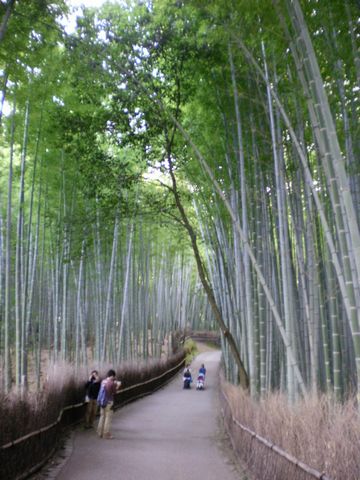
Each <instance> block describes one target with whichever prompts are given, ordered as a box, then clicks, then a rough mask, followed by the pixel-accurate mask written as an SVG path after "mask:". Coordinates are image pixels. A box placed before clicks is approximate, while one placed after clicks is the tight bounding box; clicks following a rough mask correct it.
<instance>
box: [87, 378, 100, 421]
mask: <svg viewBox="0 0 360 480" xmlns="http://www.w3.org/2000/svg"><path fill="white" fill-rule="evenodd" d="M99 390H100V377H99V372H98V371H97V370H93V371H92V372H91V374H90V377H89V380H88V381H87V382H86V385H85V391H86V396H85V401H86V402H87V405H86V413H85V428H91V427H92V426H93V424H94V420H95V417H96V412H97V407H98V406H97V397H98V394H99Z"/></svg>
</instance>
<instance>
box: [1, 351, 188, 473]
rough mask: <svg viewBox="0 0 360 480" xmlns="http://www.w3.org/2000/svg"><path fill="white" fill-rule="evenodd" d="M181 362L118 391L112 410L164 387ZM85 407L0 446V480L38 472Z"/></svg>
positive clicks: (72, 407)
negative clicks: (64, 432) (64, 430)
mask: <svg viewBox="0 0 360 480" xmlns="http://www.w3.org/2000/svg"><path fill="white" fill-rule="evenodd" d="M184 363H185V358H182V359H181V361H180V362H178V363H177V364H176V365H175V366H174V367H172V368H170V369H169V370H167V371H165V372H163V373H162V374H160V375H158V376H157V377H154V378H150V379H149V380H145V381H143V382H141V383H137V384H135V385H131V386H129V387H126V388H123V389H122V390H120V391H119V392H118V393H117V394H116V396H115V399H114V408H115V409H117V408H120V407H122V406H124V405H126V404H127V403H129V402H132V401H134V400H136V399H137V398H140V397H143V396H145V395H149V394H150V393H152V392H154V391H156V390H157V389H159V388H161V387H162V386H164V385H165V384H166V383H167V382H168V381H170V380H171V379H172V378H173V376H174V375H175V374H176V373H177V372H178V371H179V370H180V368H181V367H182V366H183V365H184ZM85 407H86V403H85V402H81V403H77V404H74V405H67V406H66V407H64V408H62V409H61V411H60V413H59V415H58V417H57V419H56V420H55V421H54V422H52V423H51V424H49V425H46V426H43V427H41V428H39V429H38V430H36V431H33V432H30V433H27V434H26V435H23V436H21V437H18V438H16V439H14V440H12V441H10V442H7V443H6V444H4V445H1V446H0V479H7V480H11V479H14V480H21V479H25V478H27V477H28V476H29V475H31V474H33V473H34V472H35V471H36V470H39V468H41V467H42V466H43V465H44V464H45V463H46V461H48V459H49V458H50V457H51V456H52V455H53V454H54V450H55V449H56V446H57V445H58V443H59V439H60V438H61V436H62V432H63V429H64V427H66V426H70V425H73V424H75V423H77V422H79V421H81V420H82V419H83V417H84V413H85Z"/></svg>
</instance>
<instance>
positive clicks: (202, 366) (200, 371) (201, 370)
mask: <svg viewBox="0 0 360 480" xmlns="http://www.w3.org/2000/svg"><path fill="white" fill-rule="evenodd" d="M200 373H202V374H203V375H204V377H205V375H206V368H205V365H204V364H203V363H202V364H201V367H200V368H199V374H200Z"/></svg>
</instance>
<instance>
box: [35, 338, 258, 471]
mask: <svg viewBox="0 0 360 480" xmlns="http://www.w3.org/2000/svg"><path fill="white" fill-rule="evenodd" d="M199 352H201V353H199V355H198V356H197V357H196V358H195V359H194V361H193V362H192V365H191V369H192V372H193V376H194V377H195V376H196V373H197V371H198V368H199V367H200V365H201V363H204V364H205V366H206V368H207V375H206V388H205V390H204V391H197V390H196V388H195V386H194V384H193V386H192V388H191V389H190V390H183V388H182V373H179V374H178V375H176V377H175V378H174V379H173V380H172V381H171V382H170V383H169V384H168V385H167V386H165V387H164V388H162V389H160V390H159V391H157V392H155V393H154V394H152V395H149V396H147V397H145V398H143V399H141V400H138V401H136V402H133V403H131V404H129V405H127V406H125V407H123V408H121V409H120V410H117V411H116V412H115V414H114V416H113V422H112V434H113V436H114V438H113V439H112V440H103V439H100V438H99V437H98V436H97V435H96V431H95V429H94V430H90V431H89V430H83V429H81V428H78V429H77V430H75V431H74V432H73V433H72V435H71V437H70V438H69V439H68V440H67V442H66V445H65V448H64V449H63V451H62V452H60V453H59V454H58V456H57V458H55V459H54V460H53V461H52V462H51V466H49V465H48V467H47V468H45V469H43V470H42V472H40V473H38V474H37V475H35V476H33V477H32V479H33V480H35V479H36V480H43V479H57V480H68V479H71V480H98V479H99V478H101V479H102V480H107V479H109V480H110V479H111V480H113V478H121V480H149V479H152V478H154V479H156V480H169V479H171V480H185V479H189V478H206V479H207V480H218V479H219V478H221V479H222V480H239V479H241V480H246V479H248V478H249V477H247V476H246V475H245V474H244V472H243V471H242V469H241V467H240V465H239V464H238V463H237V461H236V459H235V457H234V455H233V451H232V447H231V445H230V442H229V440H228V438H227V436H226V435H225V433H224V431H223V428H222V422H221V418H220V409H219V403H218V382H219V380H218V378H219V375H218V369H219V362H220V355H221V354H220V351H218V350H213V349H211V348H209V347H207V346H205V345H203V344H202V345H200V344H199ZM96 423H97V422H96Z"/></svg>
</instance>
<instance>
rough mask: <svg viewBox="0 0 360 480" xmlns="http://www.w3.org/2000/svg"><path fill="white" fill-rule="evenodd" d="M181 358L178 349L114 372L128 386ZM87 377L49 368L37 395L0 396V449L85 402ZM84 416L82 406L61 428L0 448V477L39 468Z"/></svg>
mask: <svg viewBox="0 0 360 480" xmlns="http://www.w3.org/2000/svg"><path fill="white" fill-rule="evenodd" d="M184 355H185V353H184V351H183V350H179V351H178V352H177V354H175V355H172V356H171V357H169V358H167V359H165V358H162V359H158V360H149V361H148V362H140V363H139V362H137V363H136V364H135V363H124V364H122V365H121V366H119V367H118V368H116V367H115V370H116V372H117V376H118V378H120V379H121V380H122V383H123V386H124V387H129V386H132V385H136V384H139V383H141V382H143V381H145V380H149V379H150V378H154V377H158V376H160V375H161V374H162V373H164V372H166V371H167V370H169V369H171V368H172V367H175V366H176V365H178V364H179V363H180V361H181V360H182V359H183V358H184ZM109 368H113V366H111V365H102V366H101V367H98V370H99V372H100V375H101V376H102V377H103V378H104V377H105V375H106V372H107V370H108V369H109ZM87 377H88V371H87V370H85V369H84V368H82V369H79V370H78V371H77V372H75V370H74V368H73V366H72V365H68V364H65V363H57V364H55V365H52V366H51V367H50V368H49V370H48V372H47V374H46V377H45V381H44V384H43V388H42V390H41V392H38V393H31V392H28V393H26V394H24V395H20V394H18V393H16V392H15V391H14V392H11V393H10V394H8V395H4V394H1V393H0V446H2V445H5V444H8V442H12V441H14V440H16V439H18V438H20V437H23V436H24V435H27V434H29V433H31V432H35V431H38V430H39V429H41V428H43V427H46V426H48V425H50V424H52V423H53V422H56V420H57V419H58V417H59V413H60V412H61V411H62V409H63V408H64V407H65V406H68V405H76V404H79V403H83V402H84V396H85V382H86V380H87ZM150 388H151V387H150ZM83 415H84V407H83V406H81V407H80V408H76V409H70V410H66V412H65V413H64V416H63V417H62V421H61V424H59V425H56V426H55V427H54V428H51V429H50V430H46V431H45V432H42V433H41V434H40V435H36V436H33V437H31V438H30V439H28V440H26V441H24V442H21V443H19V444H17V445H16V446H12V447H10V448H7V449H0V478H16V477H17V476H18V475H19V474H22V473H23V472H25V471H27V470H28V469H29V468H31V467H32V466H33V465H35V464H37V463H39V462H40V461H41V460H42V459H43V458H45V457H46V456H47V455H48V454H49V453H51V452H52V451H53V449H54V448H55V447H56V446H57V444H58V441H59V439H60V438H61V433H62V428H63V427H64V426H66V425H68V424H71V423H73V422H74V421H79V420H81V419H82V417H83Z"/></svg>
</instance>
